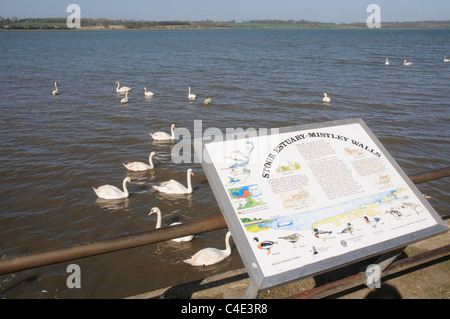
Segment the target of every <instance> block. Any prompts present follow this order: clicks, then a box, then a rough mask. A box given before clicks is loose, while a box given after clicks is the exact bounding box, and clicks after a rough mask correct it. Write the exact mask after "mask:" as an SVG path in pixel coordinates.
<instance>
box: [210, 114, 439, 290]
mask: <svg viewBox="0 0 450 319" xmlns="http://www.w3.org/2000/svg"><path fill="white" fill-rule="evenodd" d="M202 166H203V168H204V171H205V173H206V176H207V178H208V181H209V183H210V185H211V188H212V190H213V193H214V195H215V197H216V199H217V202H218V204H219V206H220V208H221V211H222V213H223V215H224V218H225V220H226V222H227V225H228V227H229V228H230V231H231V233H232V235H233V239H234V242H235V244H236V246H237V248H238V250H239V253H240V255H241V257H242V260H243V262H244V264H245V267H246V269H247V271H248V273H249V276H250V278H251V280H252V283H253V285H255V287H256V288H257V289H264V288H269V287H273V286H276V285H280V284H283V283H287V282H289V281H292V280H296V279H300V278H304V277H307V276H312V275H315V274H318V273H321V272H324V271H328V270H331V269H335V268H338V267H341V266H343V265H346V264H349V263H353V262H356V261H358V260H362V259H365V258H368V257H371V256H375V255H379V254H382V253H384V252H387V251H390V250H393V249H396V248H399V247H403V246H406V245H407V244H409V243H412V242H415V241H418V240H422V239H424V238H427V237H431V236H433V235H436V234H439V233H441V232H444V231H446V230H447V226H446V225H445V223H444V222H443V221H442V219H441V218H440V217H439V215H438V214H437V213H436V212H435V210H434V209H433V208H432V207H431V205H430V204H429V203H428V202H427V201H426V200H425V199H424V197H423V196H422V194H421V193H420V192H419V191H418V189H417V188H416V186H415V185H414V184H413V183H412V182H411V180H410V179H409V178H408V177H407V175H406V174H405V173H404V172H403V171H402V170H401V168H400V167H399V165H398V164H397V163H396V162H395V160H394V159H393V158H392V157H391V156H390V155H389V153H388V152H387V150H386V149H385V148H384V147H383V145H382V144H381V143H380V141H379V140H378V139H377V138H376V137H375V135H374V134H373V133H372V132H371V130H370V129H369V128H368V127H367V125H366V124H365V123H364V121H363V120H362V119H359V118H358V119H349V120H341V121H333V122H327V123H320V124H314V125H300V126H294V127H287V128H280V129H278V132H277V133H273V132H271V134H266V135H259V136H249V134H247V136H245V134H243V135H242V136H239V137H238V138H233V139H231V140H225V141H220V142H214V141H212V142H210V143H205V144H204V145H203V149H202Z"/></svg>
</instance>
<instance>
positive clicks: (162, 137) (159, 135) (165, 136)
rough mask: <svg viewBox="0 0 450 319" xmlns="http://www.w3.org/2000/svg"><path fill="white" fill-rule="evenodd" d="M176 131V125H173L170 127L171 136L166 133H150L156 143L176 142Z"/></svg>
mask: <svg viewBox="0 0 450 319" xmlns="http://www.w3.org/2000/svg"><path fill="white" fill-rule="evenodd" d="M174 129H175V124H172V125H171V126H170V133H171V135H169V134H167V133H166V132H155V133H150V136H151V137H152V138H153V139H154V140H156V141H165V140H174V139H175V132H174Z"/></svg>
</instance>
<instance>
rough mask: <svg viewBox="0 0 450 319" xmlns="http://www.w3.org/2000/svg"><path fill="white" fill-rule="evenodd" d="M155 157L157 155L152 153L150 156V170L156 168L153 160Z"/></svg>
mask: <svg viewBox="0 0 450 319" xmlns="http://www.w3.org/2000/svg"><path fill="white" fill-rule="evenodd" d="M153 155H155V154H153V153H151V154H150V156H149V157H148V162H149V164H150V168H154V165H153V160H152V157H153Z"/></svg>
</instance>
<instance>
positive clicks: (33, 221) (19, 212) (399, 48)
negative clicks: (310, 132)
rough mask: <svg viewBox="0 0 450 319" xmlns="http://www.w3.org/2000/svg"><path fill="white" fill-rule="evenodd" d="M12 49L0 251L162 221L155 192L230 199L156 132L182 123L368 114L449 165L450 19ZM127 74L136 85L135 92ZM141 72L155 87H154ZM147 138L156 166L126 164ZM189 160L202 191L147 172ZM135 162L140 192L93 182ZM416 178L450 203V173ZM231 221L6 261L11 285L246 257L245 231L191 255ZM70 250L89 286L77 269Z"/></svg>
mask: <svg viewBox="0 0 450 319" xmlns="http://www.w3.org/2000/svg"><path fill="white" fill-rule="evenodd" d="M0 55H1V63H0V75H1V85H0V96H1V98H0V174H1V184H0V258H5V257H13V256H18V255H22V254H26V253H31V252H36V251H41V250H47V249H53V248H59V247H63V246H66V245H72V244H76V243H80V242H86V241H95V240H100V239H106V238H111V237H115V236H121V235H125V234H131V233H135V232H139V231H145V230H150V229H153V228H154V227H155V225H156V217H155V216H154V215H152V216H148V213H149V211H150V209H151V208H152V207H155V206H157V207H159V208H160V209H161V211H162V215H163V220H162V224H163V225H168V224H170V223H172V222H174V221H181V222H184V223H186V222H190V221H195V220H200V219H203V218H206V217H211V216H216V215H219V214H220V209H219V208H218V206H217V203H216V201H215V198H214V196H213V194H212V191H211V189H210V186H209V184H208V181H207V179H206V176H205V174H204V172H203V171H202V167H201V164H199V163H175V162H174V161H173V160H172V157H171V149H172V148H173V147H174V145H176V142H154V141H153V140H152V139H151V138H150V136H149V133H150V132H154V131H165V132H170V125H171V124H172V123H174V124H175V125H176V126H177V127H178V128H186V129H188V130H189V131H190V132H192V136H194V133H200V134H201V132H202V131H204V130H206V129H208V128H218V129H220V130H222V131H223V132H225V130H226V128H238V127H242V128H244V129H246V128H250V127H252V128H256V129H258V128H276V127H284V126H291V125H299V124H310V123H319V122H324V121H331V120H339V119H347V118H355V117H360V118H362V119H363V120H364V121H365V122H366V124H367V125H368V126H369V128H371V130H372V131H373V132H374V133H375V135H376V136H377V137H378V139H379V140H380V141H381V142H382V143H383V145H384V146H385V147H386V148H387V150H388V151H389V152H390V154H391V155H392V156H393V157H394V159H395V160H396V161H397V162H398V164H399V165H400V166H401V167H402V169H403V170H404V171H405V172H406V173H407V174H409V175H410V174H416V173H421V172H424V171H428V170H432V169H437V168H442V167H445V166H448V165H449V159H450V146H449V145H450V143H449V142H450V137H449V134H450V127H449V124H450V102H449V94H450V90H449V83H450V63H444V62H443V59H444V57H445V56H449V57H450V30H385V29H379V30H278V29H277V30H276V29H260V30H245V29H243V30H167V31H151V30H143V31H89V32H87V31H86V32H84V31H61V32H45V31H42V32H41V31H38V32H0ZM386 57H388V58H389V60H390V65H389V66H387V65H385V59H386ZM404 59H407V60H408V61H411V62H413V64H412V65H411V66H407V67H406V66H403V60H404ZM55 81H57V82H58V83H59V87H58V88H59V91H60V94H59V95H58V96H53V95H52V94H51V92H52V90H53V89H54V86H53V83H54V82H55ZM116 81H119V82H120V85H121V86H129V87H132V91H131V94H130V96H129V98H130V101H129V103H127V104H121V103H120V99H121V98H122V97H123V96H119V95H117V94H116V92H115V89H116V85H115V83H116ZM189 86H190V87H192V91H193V93H195V94H197V100H196V101H194V102H191V101H189V100H188V98H187V94H188V87H189ZM144 87H147V89H148V90H150V91H152V92H154V93H155V96H154V97H153V98H145V97H144ZM324 92H326V93H328V95H329V96H330V97H331V100H332V101H331V103H330V104H328V105H326V104H324V103H323V102H322V96H323V93H324ZM205 98H211V99H212V104H211V105H209V106H204V105H203V100H204V99H205ZM196 120H201V128H199V127H198V125H197V126H195V125H194V121H196ZM196 123H200V122H196ZM185 142H189V139H187V140H186V141H185ZM151 151H156V152H157V155H156V156H155V157H154V162H155V163H156V164H157V167H156V169H155V170H152V171H149V172H144V173H131V172H128V171H127V170H126V169H125V168H124V167H123V165H122V163H126V162H130V161H142V162H146V161H147V160H148V155H149V153H150V152H151ZM188 168H192V169H193V171H194V174H195V176H194V177H193V179H192V183H193V187H194V192H193V194H190V195H182V196H176V195H170V196H167V195H163V194H160V193H157V192H155V191H154V190H153V189H152V188H151V185H152V184H154V183H158V182H161V181H165V180H169V179H175V180H178V181H180V182H182V183H184V184H185V183H186V170H187V169H188ZM126 176H130V177H131V178H132V179H133V184H132V185H128V188H129V190H130V192H131V195H130V197H129V198H128V199H125V200H120V201H112V202H111V201H102V200H99V199H97V197H96V195H95V194H94V192H93V190H92V187H98V186H100V185H103V184H111V185H115V186H118V187H119V188H120V187H121V185H122V180H123V179H124V178H125V177H126ZM418 187H419V189H420V191H421V192H423V193H424V194H426V195H428V196H430V198H429V199H428V200H429V201H430V203H431V205H432V206H433V207H434V208H435V209H436V211H437V212H438V213H439V214H440V215H448V214H450V209H449V201H450V186H449V183H448V180H446V179H441V180H437V181H433V182H428V183H423V184H419V185H418ZM225 233H226V230H220V231H216V232H209V233H204V234H200V235H198V236H197V238H195V239H194V240H193V241H191V242H188V243H181V244H180V243H172V242H164V243H160V244H155V245H147V246H143V247H139V248H133V249H129V250H124V251H121V252H117V253H110V254H106V255H101V256H97V257H90V258H85V259H82V260H79V261H73V262H67V263H61V264H57V265H52V266H46V267H41V268H37V269H33V270H27V271H21V272H17V273H14V274H9V275H4V276H0V296H2V297H4V298H123V297H128V296H132V295H136V294H139V293H143V292H146V291H150V290H154V289H158V288H163V287H168V286H171V285H174V284H177V283H183V282H190V281H193V280H198V279H202V278H204V277H206V276H209V275H214V274H218V273H221V272H224V271H228V270H232V269H238V268H241V267H243V264H242V261H241V258H240V256H239V253H238V251H237V249H236V248H235V246H234V245H232V247H233V250H232V254H231V256H230V257H229V258H227V259H226V260H225V261H223V262H221V263H219V264H216V265H214V266H210V267H205V268H195V267H192V266H190V265H188V264H186V263H184V262H183V259H186V258H188V257H190V256H191V255H192V254H194V253H195V252H196V251H198V250H199V249H202V248H204V247H217V248H221V249H224V246H225V245H224V236H225ZM71 263H76V264H78V265H79V266H80V268H81V288H73V289H69V288H68V287H67V285H66V279H67V277H68V275H69V274H68V273H67V272H66V269H67V266H68V265H69V264H71Z"/></svg>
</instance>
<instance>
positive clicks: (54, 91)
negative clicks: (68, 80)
mask: <svg viewBox="0 0 450 319" xmlns="http://www.w3.org/2000/svg"><path fill="white" fill-rule="evenodd" d="M52 94H53V95H58V94H59V91H58V82H55V89H54V90H53V91H52Z"/></svg>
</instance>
